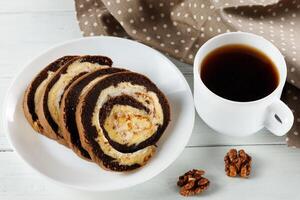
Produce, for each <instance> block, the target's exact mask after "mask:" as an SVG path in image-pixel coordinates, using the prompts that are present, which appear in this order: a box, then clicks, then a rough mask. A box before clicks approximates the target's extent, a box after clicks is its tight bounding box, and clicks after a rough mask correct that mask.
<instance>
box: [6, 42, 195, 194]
mask: <svg viewBox="0 0 300 200" xmlns="http://www.w3.org/2000/svg"><path fill="white" fill-rule="evenodd" d="M87 54H89V55H105V56H108V57H110V58H111V59H112V60H113V62H114V65H113V66H116V67H122V68H126V69H129V70H132V71H135V72H138V73H141V74H144V75H146V76H148V77H149V78H150V79H151V80H152V81H153V82H154V83H155V84H156V85H157V86H158V87H159V88H160V89H161V90H162V91H163V92H164V93H165V94H166V96H167V98H168V100H169V103H170V106H171V122H170V124H169V126H168V128H167V130H166V132H165V133H164V134H163V136H162V138H161V139H160V141H159V142H158V149H157V152H156V154H155V155H154V156H153V158H152V159H151V160H150V162H149V163H148V164H147V165H145V166H143V167H142V168H140V169H138V170H136V171H134V172H130V173H117V172H110V171H105V170H103V169H102V168H100V167H98V166H97V165H96V164H94V163H91V162H88V161H85V160H82V159H80V158H79V157H78V156H76V155H75V154H74V153H73V152H72V151H71V150H70V149H68V148H66V147H64V146H62V145H59V144H58V143H57V142H55V141H53V140H50V139H48V138H46V137H44V136H42V135H40V134H37V133H36V132H35V131H34V130H33V129H32V128H31V127H30V125H29V124H28V123H27V121H26V119H25V117H24V114H23V110H22V99H23V94H24V91H25V89H26V87H27V85H28V84H29V83H30V81H31V80H32V79H33V78H34V77H35V75H36V74H37V73H38V72H39V71H40V70H41V69H42V68H43V67H45V66H46V65H47V64H48V63H50V62H52V61H53V60H55V59H57V58H59V57H61V56H65V55H87ZM194 115H195V114H194V104H193V98H192V93H191V91H190V88H189V86H188V84H187V82H186V80H185V78H184V77H183V75H182V74H181V73H180V71H179V70H178V69H177V68H176V66H175V65H174V64H173V63H172V62H171V61H170V60H168V59H167V58H166V57H165V56H164V55H162V54H161V53H159V52H158V51H156V50H154V49H152V48H150V47H148V46H145V45H143V44H140V43H138V42H134V41H131V40H126V39H120V38H115V37H88V38H82V39H77V40H72V41H69V42H66V43H63V44H60V45H58V46H55V47H53V48H51V49H49V50H47V51H46V52H44V53H42V54H41V55H39V56H38V57H36V58H34V59H33V60H32V61H31V62H30V63H28V64H27V65H26V66H25V67H24V69H23V71H22V72H21V73H20V74H19V75H18V76H17V77H16V79H15V80H14V81H13V83H12V85H11V87H10V88H9V91H8V93H7V96H6V99H5V103H4V116H3V117H4V118H3V119H4V128H5V132H6V133H7V134H8V138H9V140H10V142H11V144H12V146H13V147H14V149H15V151H16V152H17V153H18V154H19V155H20V156H21V157H22V158H23V160H24V161H25V162H27V163H28V164H29V165H30V166H31V167H33V168H34V169H36V170H37V171H38V172H40V173H41V174H43V175H44V176H46V177H48V178H50V179H52V180H54V181H56V182H58V183H61V184H64V185H67V186H71V187H74V188H79V189H83V190H93V191H108V190H116V189H121V188H125V187H129V186H133V185H136V184H139V183H142V182H144V181H146V180H149V179H151V178H153V177H154V176H156V175H157V174H159V173H160V172H162V171H163V170H164V169H166V168H167V167H168V166H169V165H170V164H171V163H172V162H174V161H175V159H176V158H177V157H178V156H179V155H180V153H181V152H182V151H183V149H184V147H185V146H186V144H187V143H188V140H189V138H190V135H191V133H192V129H193V125H194Z"/></svg>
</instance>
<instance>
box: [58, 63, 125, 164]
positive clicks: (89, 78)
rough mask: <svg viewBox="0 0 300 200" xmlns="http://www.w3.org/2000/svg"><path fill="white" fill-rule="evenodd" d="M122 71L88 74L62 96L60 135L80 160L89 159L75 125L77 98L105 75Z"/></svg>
mask: <svg viewBox="0 0 300 200" xmlns="http://www.w3.org/2000/svg"><path fill="white" fill-rule="evenodd" d="M123 71H125V70H124V69H118V68H106V69H98V70H96V71H93V72H90V73H88V74H85V75H83V76H82V77H80V78H78V79H77V80H76V81H74V82H73V83H72V84H71V85H70V87H68V89H67V90H66V91H65V93H64V95H63V98H62V101H61V111H60V113H61V117H60V128H61V133H62V135H63V137H64V139H65V140H66V142H67V143H68V146H69V147H70V148H71V149H72V150H73V151H74V152H75V153H76V154H77V155H79V156H80V157H81V158H84V159H87V160H90V159H91V157H90V155H89V153H88V152H87V151H86V150H85V149H84V148H83V147H82V145H81V142H80V138H79V133H78V129H77V125H76V117H75V110H76V105H77V104H78V103H79V98H80V96H81V95H83V94H84V92H85V91H86V90H88V89H89V88H90V87H91V86H92V85H93V84H94V83H95V82H96V81H99V80H100V79H102V78H104V77H106V76H107V75H110V74H113V73H118V72H123Z"/></svg>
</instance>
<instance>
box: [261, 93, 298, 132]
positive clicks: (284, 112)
mask: <svg viewBox="0 0 300 200" xmlns="http://www.w3.org/2000/svg"><path fill="white" fill-rule="evenodd" d="M293 123H294V115H293V112H292V111H291V109H290V108H289V107H288V106H287V105H286V104H285V103H283V102H282V101H281V100H279V99H278V100H276V101H275V102H274V103H272V104H271V105H270V106H269V107H268V109H267V116H266V121H265V124H264V125H265V127H266V128H267V129H268V130H269V131H271V132H272V133H273V134H274V135H277V136H283V135H285V134H286V133H287V132H288V131H289V130H290V129H291V127H292V125H293Z"/></svg>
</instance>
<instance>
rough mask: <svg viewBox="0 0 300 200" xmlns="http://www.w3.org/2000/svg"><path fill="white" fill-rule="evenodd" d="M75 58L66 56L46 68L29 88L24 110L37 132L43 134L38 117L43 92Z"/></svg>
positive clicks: (25, 96) (24, 100)
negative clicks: (51, 80)
mask: <svg viewBox="0 0 300 200" xmlns="http://www.w3.org/2000/svg"><path fill="white" fill-rule="evenodd" d="M73 58H75V56H64V57H62V58H59V59H57V60H55V61H54V62H52V63H50V64H49V65H48V66H47V67H45V68H44V69H43V70H42V71H41V72H40V73H39V74H38V75H37V76H36V77H35V78H34V79H33V81H32V82H31V83H30V85H29V86H28V87H27V89H26V91H25V95H24V99H23V110H24V114H25V117H26V119H27V121H28V122H29V123H30V125H31V126H32V128H33V129H34V130H36V131H37V132H40V133H42V132H43V127H42V126H41V124H40V121H39V118H38V115H37V105H38V102H39V101H40V99H41V91H42V89H43V88H44V87H45V85H46V84H47V83H48V82H49V80H50V79H51V77H52V76H53V75H54V73H55V72H56V71H57V70H59V69H60V68H61V67H62V66H63V65H64V64H66V63H67V62H68V61H70V60H71V59H73Z"/></svg>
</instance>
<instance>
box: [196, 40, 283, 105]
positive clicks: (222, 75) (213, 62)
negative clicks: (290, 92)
mask: <svg viewBox="0 0 300 200" xmlns="http://www.w3.org/2000/svg"><path fill="white" fill-rule="evenodd" d="M200 71H201V79H202V81H203V82H204V84H205V85H206V87H207V88H208V89H210V90H211V91H212V92H214V93H215V94H217V95H219V96H221V97H223V98H225V99H229V100H233V101H241V102H246V101H254V100H258V99H261V98H263V97H265V96H267V95H269V94H270V93H272V92H273V91H274V90H275V88H276V87H277V85H278V83H279V74H278V71H277V69H276V67H275V66H274V63H273V62H272V60H271V59H270V58H268V57H267V56H266V55H265V54H264V53H262V52H261V51H259V50H257V49H255V48H252V47H249V46H246V45H240V44H236V45H226V46H223V47H220V48H217V49H215V50H214V51H212V52H211V53H209V54H208V55H207V56H206V57H205V58H204V60H203V62H202V64H201V70H200Z"/></svg>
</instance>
